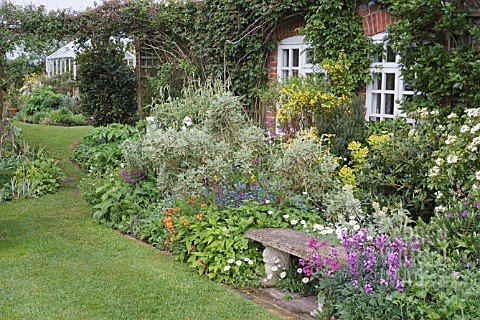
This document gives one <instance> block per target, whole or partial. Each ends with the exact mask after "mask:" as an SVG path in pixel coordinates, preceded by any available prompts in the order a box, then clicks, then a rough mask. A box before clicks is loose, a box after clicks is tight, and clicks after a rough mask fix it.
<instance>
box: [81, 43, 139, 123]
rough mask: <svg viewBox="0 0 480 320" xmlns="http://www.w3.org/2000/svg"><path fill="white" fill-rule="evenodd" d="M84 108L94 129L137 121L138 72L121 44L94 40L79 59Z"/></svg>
mask: <svg viewBox="0 0 480 320" xmlns="http://www.w3.org/2000/svg"><path fill="white" fill-rule="evenodd" d="M77 65H78V71H77V81H78V88H79V90H80V94H81V96H82V108H83V111H84V112H85V114H87V115H89V116H91V117H92V120H93V124H94V125H95V126H101V125H107V124H109V123H115V122H117V123H129V124H132V123H134V122H135V120H136V101H135V100H136V95H135V89H136V81H135V72H134V71H133V70H132V69H131V67H129V66H128V65H127V62H126V61H125V51H124V50H123V46H122V44H121V43H120V42H119V41H111V40H110V39H109V38H106V39H105V38H103V39H94V40H92V41H91V45H89V46H86V47H85V49H84V51H83V52H82V53H81V54H79V55H78V56H77Z"/></svg>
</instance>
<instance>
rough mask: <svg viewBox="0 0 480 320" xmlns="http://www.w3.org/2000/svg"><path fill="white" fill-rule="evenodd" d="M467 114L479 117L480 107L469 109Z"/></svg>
mask: <svg viewBox="0 0 480 320" xmlns="http://www.w3.org/2000/svg"><path fill="white" fill-rule="evenodd" d="M466 111H467V115H468V116H469V117H478V116H479V115H480V108H476V109H473V108H472V109H467V110H466Z"/></svg>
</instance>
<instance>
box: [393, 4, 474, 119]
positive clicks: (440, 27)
mask: <svg viewBox="0 0 480 320" xmlns="http://www.w3.org/2000/svg"><path fill="white" fill-rule="evenodd" d="M470 2H471V3H473V2H474V1H470ZM468 3H469V1H462V0H458V1H443V0H428V1H424V0H388V1H383V4H384V5H385V6H386V7H387V8H388V9H389V10H390V12H391V13H392V14H393V15H394V16H396V17H398V18H400V19H399V20H398V21H397V22H395V23H394V24H392V26H391V28H390V30H389V32H388V40H387V41H389V42H390V45H391V46H392V47H393V48H394V50H396V52H397V53H398V54H399V55H400V62H401V66H403V68H402V75H403V77H404V79H405V81H406V82H407V83H409V84H410V85H411V86H412V87H413V88H414V90H415V92H416V95H414V97H413V99H412V100H411V101H407V102H406V103H405V109H406V110H407V111H412V110H414V109H418V108H423V107H425V108H427V109H437V108H439V106H441V105H443V107H442V108H441V110H443V112H444V113H445V114H450V112H452V111H454V110H456V109H460V108H463V107H464V106H465V105H472V106H478V105H479V104H480V49H479V43H480V42H479V41H480V19H478V16H477V18H474V17H473V16H472V17H469V16H468V12H467V8H468V7H467V4H468ZM478 12H480V11H478ZM478 12H477V13H478Z"/></svg>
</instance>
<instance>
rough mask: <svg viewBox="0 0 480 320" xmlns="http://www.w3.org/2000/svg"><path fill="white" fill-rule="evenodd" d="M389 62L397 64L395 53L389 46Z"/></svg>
mask: <svg viewBox="0 0 480 320" xmlns="http://www.w3.org/2000/svg"><path fill="white" fill-rule="evenodd" d="M387 62H395V53H393V50H392V48H390V46H387Z"/></svg>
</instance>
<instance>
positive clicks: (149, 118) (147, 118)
mask: <svg viewBox="0 0 480 320" xmlns="http://www.w3.org/2000/svg"><path fill="white" fill-rule="evenodd" d="M145 120H147V121H148V122H153V121H154V120H155V118H154V117H146V118H145Z"/></svg>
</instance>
